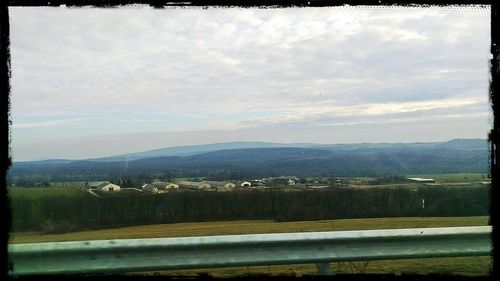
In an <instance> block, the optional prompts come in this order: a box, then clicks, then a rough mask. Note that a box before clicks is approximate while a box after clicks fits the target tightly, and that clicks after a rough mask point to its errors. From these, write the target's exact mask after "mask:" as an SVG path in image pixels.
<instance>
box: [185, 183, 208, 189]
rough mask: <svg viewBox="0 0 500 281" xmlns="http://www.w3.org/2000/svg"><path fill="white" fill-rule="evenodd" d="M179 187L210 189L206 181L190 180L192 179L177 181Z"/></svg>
mask: <svg viewBox="0 0 500 281" xmlns="http://www.w3.org/2000/svg"><path fill="white" fill-rule="evenodd" d="M178 184H179V186H180V187H184V188H192V189H193V188H194V189H210V187H211V186H210V184H209V183H207V182H192V181H180V182H178Z"/></svg>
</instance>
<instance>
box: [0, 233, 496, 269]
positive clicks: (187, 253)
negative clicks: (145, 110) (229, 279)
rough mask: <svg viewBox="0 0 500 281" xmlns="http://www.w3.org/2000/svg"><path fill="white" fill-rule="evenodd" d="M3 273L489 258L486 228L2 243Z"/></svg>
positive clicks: (488, 240) (489, 239) (489, 241)
mask: <svg viewBox="0 0 500 281" xmlns="http://www.w3.org/2000/svg"><path fill="white" fill-rule="evenodd" d="M8 254H9V260H10V263H11V270H10V275H30V274H69V273H126V272H140V271H153V270H169V269H200V268H214V267H233V266H252V265H279V264H306V263H317V264H320V268H322V270H323V271H321V272H320V273H323V274H326V273H328V269H326V270H325V268H329V267H327V266H325V265H326V263H328V262H336V261H369V260H393V259H410V258H431V257H460V256H487V255H490V254H491V226H478V227H444V228H415V229H384V230H361V231H329V232H308V233H275V234H251V235H223V236H202V237H180V238H155V239H117V240H97V241H76V242H53V243H30V244H11V245H8Z"/></svg>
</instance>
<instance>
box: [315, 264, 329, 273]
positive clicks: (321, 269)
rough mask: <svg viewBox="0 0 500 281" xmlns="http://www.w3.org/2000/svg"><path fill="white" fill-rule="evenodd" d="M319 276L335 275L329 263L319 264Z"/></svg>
mask: <svg viewBox="0 0 500 281" xmlns="http://www.w3.org/2000/svg"><path fill="white" fill-rule="evenodd" d="M316 265H317V266H318V273H319V275H333V272H332V269H331V268H330V264H329V263H327V262H322V263H317V264H316Z"/></svg>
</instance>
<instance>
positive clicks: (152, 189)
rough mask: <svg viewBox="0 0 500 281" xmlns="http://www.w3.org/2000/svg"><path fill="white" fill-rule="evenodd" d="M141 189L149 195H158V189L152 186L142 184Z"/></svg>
mask: <svg viewBox="0 0 500 281" xmlns="http://www.w3.org/2000/svg"><path fill="white" fill-rule="evenodd" d="M141 189H142V190H144V191H147V192H151V193H158V187H156V185H154V184H144V185H143V186H141Z"/></svg>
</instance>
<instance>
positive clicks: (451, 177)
mask: <svg viewBox="0 0 500 281" xmlns="http://www.w3.org/2000/svg"><path fill="white" fill-rule="evenodd" d="M406 177H409V178H412V177H418V178H432V179H435V180H436V182H437V183H459V182H464V183H465V182H469V183H473V182H481V181H485V180H487V179H488V175H487V174H482V173H457V174H421V175H406Z"/></svg>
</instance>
